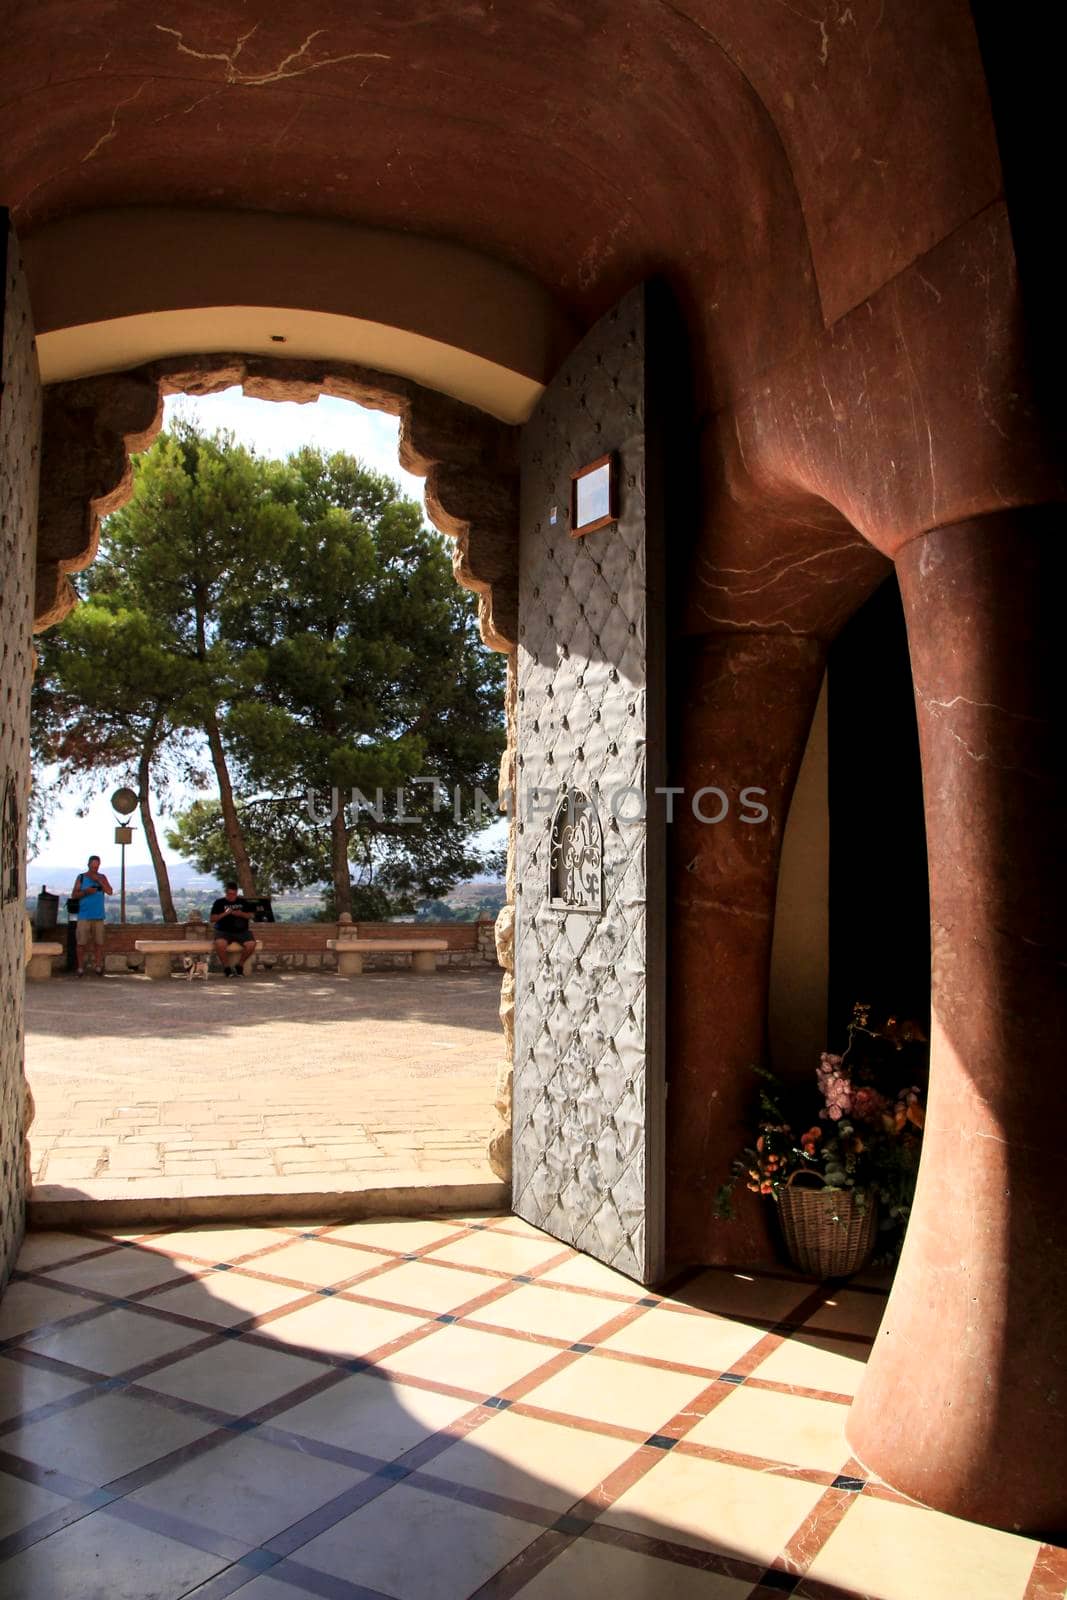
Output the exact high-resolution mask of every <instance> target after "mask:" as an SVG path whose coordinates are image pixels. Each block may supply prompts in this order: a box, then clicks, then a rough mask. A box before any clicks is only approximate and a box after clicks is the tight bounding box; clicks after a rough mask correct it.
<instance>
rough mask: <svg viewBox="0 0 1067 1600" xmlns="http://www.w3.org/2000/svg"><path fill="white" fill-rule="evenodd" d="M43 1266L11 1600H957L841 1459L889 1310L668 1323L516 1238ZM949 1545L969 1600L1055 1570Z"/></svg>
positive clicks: (28, 1260)
mask: <svg viewBox="0 0 1067 1600" xmlns="http://www.w3.org/2000/svg"><path fill="white" fill-rule="evenodd" d="M20 1267H21V1269H22V1271H21V1274H20V1275H18V1276H16V1278H15V1279H14V1280H13V1281H12V1283H11V1284H10V1286H9V1288H8V1290H7V1293H6V1295H5V1297H4V1299H3V1301H2V1303H0V1341H3V1342H2V1348H0V1470H2V1471H3V1473H5V1474H6V1482H7V1485H8V1486H9V1488H10V1493H9V1494H8V1495H7V1497H6V1501H5V1509H4V1513H3V1519H2V1520H0V1597H14V1596H16V1595H17V1596H18V1597H19V1600H113V1597H114V1596H116V1595H123V1596H127V1597H130V1600H178V1597H179V1596H194V1595H195V1596H197V1597H199V1600H222V1597H223V1596H226V1595H231V1594H240V1595H243V1596H244V1597H245V1600H295V1597H299V1596H301V1595H308V1596H310V1595H316V1596H319V1597H323V1596H325V1597H328V1600H382V1597H394V1600H437V1597H449V1600H462V1597H467V1596H475V1595H476V1596H479V1597H481V1600H505V1597H506V1596H511V1595H520V1594H521V1595H522V1596H524V1597H527V1600H579V1597H581V1600H587V1597H588V1596H589V1595H590V1594H592V1593H595V1592H597V1591H598V1590H599V1589H601V1588H602V1589H604V1590H605V1591H606V1592H608V1593H611V1594H612V1595H613V1597H617V1600H630V1597H643V1600H660V1597H661V1596H663V1595H666V1594H671V1595H672V1597H675V1600H742V1597H745V1596H751V1597H753V1600H756V1597H759V1600H770V1597H771V1596H774V1595H781V1594H783V1593H795V1594H797V1595H798V1596H812V1597H814V1596H816V1595H817V1596H819V1597H820V1600H835V1597H839V1600H846V1597H849V1596H853V1595H857V1594H867V1595H871V1594H878V1595H885V1596H887V1597H889V1600H896V1597H897V1596H903V1595H905V1594H906V1595H907V1600H928V1597H929V1600H934V1597H935V1594H936V1597H937V1600H943V1593H942V1592H940V1591H935V1590H934V1589H933V1588H931V1587H930V1585H929V1583H927V1582H926V1566H925V1565H924V1562H925V1558H924V1557H923V1556H922V1548H923V1547H924V1545H923V1541H924V1539H926V1538H929V1539H935V1538H936V1537H938V1536H940V1537H941V1538H944V1537H945V1535H944V1532H943V1529H941V1528H940V1524H942V1523H944V1520H945V1519H933V1518H932V1516H931V1514H930V1513H928V1512H925V1511H922V1510H920V1509H918V1508H914V1507H910V1506H908V1507H902V1506H900V1505H899V1504H897V1503H895V1502H891V1501H889V1500H887V1499H881V1498H879V1497H878V1493H877V1487H876V1486H875V1485H873V1484H869V1483H867V1482H865V1481H864V1479H863V1478H862V1477H861V1476H858V1475H857V1473H858V1472H859V1471H860V1470H861V1469H858V1464H857V1463H855V1462H853V1461H851V1460H850V1458H849V1454H848V1449H847V1446H846V1445H845V1443H844V1437H843V1432H842V1431H841V1429H842V1426H843V1417H844V1414H845V1409H846V1407H845V1404H844V1401H843V1399H842V1396H841V1392H840V1390H841V1384H842V1383H843V1382H847V1383H848V1384H850V1385H854V1382H855V1378H856V1375H857V1373H858V1372H859V1371H860V1370H862V1361H863V1359H864V1357H865V1354H866V1352H867V1350H868V1349H869V1346H870V1341H871V1338H872V1337H873V1334H874V1331H875V1329H876V1327H877V1321H878V1317H879V1316H880V1312H881V1308H882V1305H883V1302H884V1297H883V1296H882V1295H881V1294H880V1293H878V1292H877V1291H874V1290H865V1289H862V1288H860V1289H857V1288H849V1289H845V1290H839V1291H834V1290H833V1289H831V1288H828V1287H823V1288H819V1287H817V1286H815V1285H813V1284H811V1283H810V1282H808V1281H806V1280H802V1279H797V1278H795V1277H791V1276H787V1275H785V1274H782V1275H777V1274H773V1273H770V1274H760V1275H758V1276H756V1275H748V1274H736V1273H732V1272H726V1271H723V1270H715V1269H713V1270H711V1271H707V1272H703V1273H701V1274H698V1275H697V1276H696V1277H693V1278H691V1279H690V1280H689V1281H687V1283H686V1284H685V1286H684V1287H683V1288H682V1289H680V1291H679V1293H678V1294H677V1295H675V1296H672V1295H671V1294H670V1293H666V1294H662V1295H650V1294H646V1293H645V1292H644V1291H642V1290H641V1289H640V1288H639V1287H637V1286H635V1285H633V1284H632V1283H630V1282H628V1281H627V1280H625V1279H622V1278H620V1277H619V1276H618V1275H617V1274H614V1273H612V1272H610V1271H609V1269H607V1268H605V1267H603V1266H601V1265H600V1264H599V1263H597V1262H594V1261H591V1260H590V1259H589V1258H588V1257H583V1256H580V1255H577V1254H575V1253H574V1252H572V1251H569V1250H565V1249H563V1248H562V1247H560V1246H559V1244H558V1243H557V1242H555V1241H552V1240H549V1239H547V1238H546V1236H545V1235H543V1234H539V1233H537V1232H536V1231H535V1230H533V1229H531V1228H528V1227H527V1226H526V1224H524V1223H521V1222H518V1221H517V1220H516V1219H514V1218H510V1217H504V1218H478V1217H474V1218H472V1217H467V1218H460V1217H442V1216H436V1217H427V1218H424V1219H417V1220H407V1219H405V1220H399V1219H398V1220H382V1221H378V1222H374V1221H370V1222H365V1223H358V1224H351V1225H347V1226H334V1227H322V1226H316V1227H311V1228H307V1227H301V1226H300V1225H298V1224H293V1225H292V1226H285V1227H282V1226H278V1227H273V1228H240V1227H221V1228H219V1227H214V1228H212V1227H199V1228H196V1227H193V1228H187V1229H184V1230H181V1231H176V1232H162V1231H157V1232H156V1233H154V1234H152V1235H149V1236H141V1237H136V1238H134V1237H125V1238H122V1239H116V1238H113V1237H107V1236H103V1235H81V1236H79V1235H75V1234H59V1233H51V1234H33V1235H30V1236H29V1237H28V1239H27V1241H26V1246H25V1249H24V1252H23V1255H22V1257H21V1259H20ZM802 1380H808V1381H802ZM816 1380H818V1381H816ZM828 1385H833V1386H835V1387H827V1386H828ZM831 1395H833V1396H834V1398H831ZM798 1407H799V1410H798ZM775 1416H777V1418H778V1420H777V1422H775V1421H774V1418H775ZM915 1519H919V1523H916V1521H915ZM927 1520H929V1522H930V1530H929V1532H925V1531H924V1529H925V1527H926V1523H927ZM935 1522H936V1524H937V1525H938V1533H937V1534H935V1533H934V1531H933V1524H934V1523H935ZM919 1524H922V1526H920V1525H919ZM952 1526H953V1528H955V1529H958V1530H960V1541H961V1544H960V1552H959V1553H958V1557H957V1569H958V1575H959V1580H960V1584H961V1588H960V1590H959V1592H961V1593H962V1592H966V1593H967V1594H968V1596H969V1597H971V1600H982V1597H988V1600H993V1597H994V1593H995V1600H1016V1597H1018V1600H1022V1595H1023V1592H1024V1588H1025V1584H1026V1581H1027V1578H1028V1575H1029V1569H1030V1566H1032V1565H1033V1557H1034V1556H1036V1554H1037V1550H1038V1547H1037V1546H1036V1545H1032V1544H1031V1543H1030V1542H1029V1541H1025V1540H1021V1539H1016V1538H1013V1537H1012V1536H1010V1535H1004V1534H995V1533H992V1532H990V1530H987V1529H970V1528H969V1527H968V1525H966V1524H962V1523H960V1524H953V1525H952ZM968 1539H970V1540H971V1543H972V1544H973V1546H974V1549H973V1551H971V1545H970V1544H968V1543H967V1541H968ZM990 1540H992V1541H1002V1542H1003V1543H1002V1544H1001V1543H998V1544H997V1552H996V1554H997V1557H998V1558H999V1559H1000V1566H999V1567H996V1581H997V1582H998V1583H1001V1584H1003V1579H1004V1574H1005V1572H1007V1571H1008V1570H1009V1568H1010V1576H1011V1578H1012V1585H1011V1586H1009V1587H1003V1586H1002V1587H1001V1588H999V1589H997V1590H996V1591H994V1590H993V1589H992V1588H990V1587H989V1585H988V1583H987V1582H985V1580H984V1577H983V1573H984V1571H985V1568H984V1567H983V1565H982V1563H983V1562H987V1561H988V1559H989V1551H988V1549H987V1548H986V1547H985V1543H984V1542H987V1541H990ZM931 1550H932V1546H931ZM969 1551H971V1553H970V1554H968V1552H969ZM894 1552H895V1554H894ZM1005 1552H1006V1553H1005ZM931 1560H932V1555H931ZM872 1562H876V1563H877V1562H888V1566H887V1567H886V1574H887V1576H886V1577H885V1579H884V1580H883V1581H882V1582H881V1583H880V1584H879V1582H878V1581H877V1579H876V1581H875V1582H874V1583H873V1584H872ZM1005 1562H1007V1564H1008V1565H1007V1566H1005V1565H1004V1563H1005ZM909 1563H910V1566H909ZM1012 1563H1014V1565H1012ZM1028 1563H1029V1564H1028ZM994 1565H996V1564H995V1563H994ZM1024 1568H1025V1571H1024ZM808 1569H810V1572H811V1579H810V1582H809V1583H805V1582H804V1581H803V1580H801V1581H800V1583H799V1586H796V1583H797V1574H798V1572H799V1571H801V1570H808ZM972 1569H973V1571H972ZM1016 1573H1018V1574H1019V1575H1020V1576H1019V1582H1018V1584H1017V1585H1014V1576H1015V1574H1016ZM894 1574H895V1576H894ZM905 1577H907V1581H908V1582H909V1583H910V1585H911V1586H910V1588H908V1589H906V1590H905V1589H904V1588H902V1587H901V1586H900V1584H901V1582H902V1581H903V1580H904V1578H905ZM972 1577H973V1580H974V1581H973V1582H972V1581H971V1579H972ZM816 1579H817V1580H818V1583H817V1585H816Z"/></svg>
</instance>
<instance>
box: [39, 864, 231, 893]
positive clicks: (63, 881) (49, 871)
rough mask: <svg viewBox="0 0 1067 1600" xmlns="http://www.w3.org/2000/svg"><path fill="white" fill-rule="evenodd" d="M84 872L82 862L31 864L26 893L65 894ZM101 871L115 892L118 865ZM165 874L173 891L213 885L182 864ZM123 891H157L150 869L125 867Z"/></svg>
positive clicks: (168, 869) (110, 865)
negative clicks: (167, 875)
mask: <svg viewBox="0 0 1067 1600" xmlns="http://www.w3.org/2000/svg"><path fill="white" fill-rule="evenodd" d="M84 871H85V863H84V861H82V862H79V863H78V865H77V866H72V867H65V866H62V865H60V866H55V865H53V863H52V862H50V861H31V862H30V864H29V866H28V867H27V868H26V890H27V893H30V894H36V893H37V891H38V890H39V889H40V888H41V886H42V884H43V885H44V886H45V887H46V888H48V889H51V891H52V893H53V894H55V893H57V892H59V891H62V892H63V893H64V894H65V893H66V892H67V891H68V890H69V888H70V886H71V884H72V883H73V882H74V880H75V878H76V877H77V876H78V873H79V872H84ZM104 871H105V872H106V873H107V874H108V876H109V877H110V879H111V881H112V883H113V884H114V885H115V887H116V888H117V887H118V879H119V869H118V865H117V863H113V862H109V861H105V862H104ZM167 871H168V872H169V874H170V881H171V884H172V886H173V887H174V888H175V889H204V888H207V887H208V886H209V885H210V884H213V883H215V881H216V880H215V879H214V878H211V877H208V876H207V875H206V874H205V873H203V872H197V870H196V868H195V867H188V866H186V865H185V864H184V862H180V861H179V862H176V863H174V864H172V865H169V866H168V868H167ZM126 887H127V889H154V888H155V887H156V875H155V873H154V872H153V870H152V868H151V867H150V866H144V867H127V868H126Z"/></svg>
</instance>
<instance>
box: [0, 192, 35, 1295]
mask: <svg viewBox="0 0 1067 1600" xmlns="http://www.w3.org/2000/svg"><path fill="white" fill-rule="evenodd" d="M5 238H6V251H3V240H4V239H5ZM0 251H3V254H4V255H6V263H5V266H4V272H3V280H2V281H3V290H4V294H3V302H2V305H0V310H2V312H3V372H2V377H3V387H2V389H0V614H2V619H3V622H2V628H0V819H2V827H3V839H2V849H0V1213H2V1214H0V1284H2V1283H3V1282H4V1281H6V1279H7V1276H8V1273H9V1272H10V1270H11V1267H12V1265H13V1263H14V1258H15V1255H16V1253H17V1251H18V1248H19V1244H20V1242H21V1239H22V1231H23V1226H24V1217H25V1198H26V1170H25V1156H24V1148H23V1147H24V1135H25V1128H26V1120H27V1117H26V1103H25V1102H26V1087H25V1077H24V1074H23V1021H22V1000H23V988H24V967H25V913H24V911H23V898H24V895H25V892H26V880H25V854H26V850H25V842H26V806H27V799H28V795H29V782H30V748H29V729H30V682H31V677H32V654H31V644H30V630H31V627H32V623H33V588H34V556H35V545H36V528H37V480H38V469H39V451H40V437H41V384H40V379H39V376H38V371H37V356H36V352H35V350H34V343H33V323H32V320H31V316H30V302H29V296H28V294H27V290H26V280H25V276H24V273H23V270H22V262H21V258H20V255H19V251H18V246H17V244H16V241H15V238H14V235H13V234H9V233H8V232H7V216H6V213H3V212H0Z"/></svg>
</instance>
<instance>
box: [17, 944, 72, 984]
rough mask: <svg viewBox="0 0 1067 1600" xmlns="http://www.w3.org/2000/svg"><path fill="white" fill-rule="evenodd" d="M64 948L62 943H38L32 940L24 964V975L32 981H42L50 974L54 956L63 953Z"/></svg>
mask: <svg viewBox="0 0 1067 1600" xmlns="http://www.w3.org/2000/svg"><path fill="white" fill-rule="evenodd" d="M65 949H66V946H65V945H62V944H38V943H37V941H36V940H34V942H33V944H32V945H31V946H30V959H29V961H28V963H27V965H26V976H27V978H29V979H30V980H31V982H33V983H44V982H46V981H47V979H49V978H50V977H51V976H52V962H53V961H54V960H55V958H56V956H61V955H63V953H64V951H65Z"/></svg>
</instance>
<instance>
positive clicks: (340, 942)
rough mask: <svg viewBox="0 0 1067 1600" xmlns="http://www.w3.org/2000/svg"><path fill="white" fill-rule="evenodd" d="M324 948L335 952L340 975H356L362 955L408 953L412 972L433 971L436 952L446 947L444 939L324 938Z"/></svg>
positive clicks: (359, 971) (358, 971) (359, 970)
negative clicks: (325, 939)
mask: <svg viewBox="0 0 1067 1600" xmlns="http://www.w3.org/2000/svg"><path fill="white" fill-rule="evenodd" d="M326 948H327V950H335V951H336V952H337V971H338V972H339V973H340V975H341V977H342V978H357V977H358V976H359V974H360V973H361V972H362V971H363V957H364V956H366V955H372V956H373V955H389V954H392V955H395V954H396V953H397V952H398V951H406V952H408V953H410V955H411V970H412V972H424V973H426V972H436V971H437V952H438V951H439V950H447V949H448V940H447V939H327V941H326Z"/></svg>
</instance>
